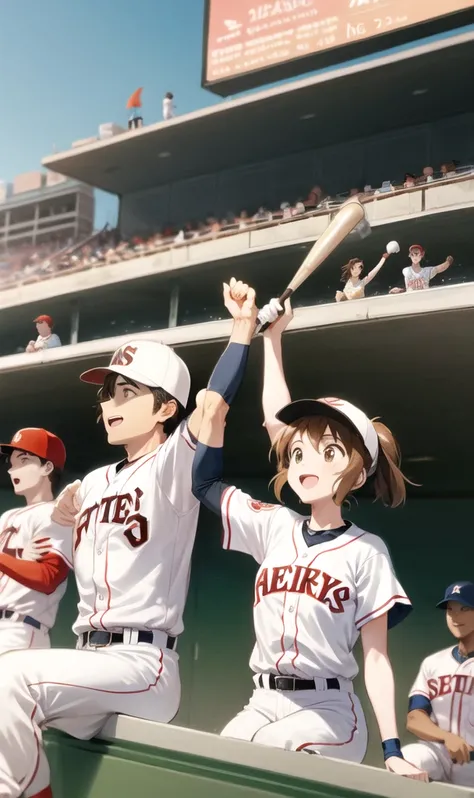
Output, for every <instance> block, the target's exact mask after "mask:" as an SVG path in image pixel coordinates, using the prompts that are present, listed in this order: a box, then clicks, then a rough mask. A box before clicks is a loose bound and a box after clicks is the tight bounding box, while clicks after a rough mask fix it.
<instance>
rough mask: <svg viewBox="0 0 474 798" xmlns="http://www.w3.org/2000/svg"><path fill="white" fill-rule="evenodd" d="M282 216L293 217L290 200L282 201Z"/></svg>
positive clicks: (285, 217) (284, 217) (283, 217)
mask: <svg viewBox="0 0 474 798" xmlns="http://www.w3.org/2000/svg"><path fill="white" fill-rule="evenodd" d="M280 211H281V218H282V219H291V215H292V208H291V205H290V203H289V202H282V203H281V205H280Z"/></svg>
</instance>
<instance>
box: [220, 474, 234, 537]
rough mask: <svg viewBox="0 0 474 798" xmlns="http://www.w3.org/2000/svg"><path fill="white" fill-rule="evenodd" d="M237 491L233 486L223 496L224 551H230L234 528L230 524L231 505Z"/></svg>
mask: <svg viewBox="0 0 474 798" xmlns="http://www.w3.org/2000/svg"><path fill="white" fill-rule="evenodd" d="M236 491H237V488H234V487H233V486H232V485H229V487H228V488H226V489H225V491H224V493H223V494H222V499H221V506H222V515H223V519H224V523H223V524H222V548H223V549H230V544H231V539H232V527H231V524H230V511H229V504H230V500H231V498H232V496H233V495H234V493H236Z"/></svg>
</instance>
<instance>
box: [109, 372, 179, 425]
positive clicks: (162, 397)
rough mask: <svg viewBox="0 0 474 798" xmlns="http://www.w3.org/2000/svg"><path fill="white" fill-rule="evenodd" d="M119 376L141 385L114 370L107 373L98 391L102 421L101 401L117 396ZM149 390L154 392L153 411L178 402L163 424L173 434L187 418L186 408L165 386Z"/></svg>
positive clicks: (128, 382)
mask: <svg viewBox="0 0 474 798" xmlns="http://www.w3.org/2000/svg"><path fill="white" fill-rule="evenodd" d="M118 377H121V379H123V381H124V382H126V383H127V384H128V385H133V387H134V388H138V387H139V386H138V385H137V383H136V382H134V381H133V380H129V379H127V378H126V377H122V376H121V375H120V374H115V373H114V372H110V373H109V374H107V376H106V377H105V380H104V384H103V385H102V388H100V390H99V391H98V393H97V403H98V406H97V421H100V420H101V418H102V407H101V402H107V400H108V399H112V398H113V397H114V396H115V384H116V382H117V379H118ZM149 390H150V393H152V394H153V413H157V412H158V410H159V409H160V407H161V406H162V405H163V404H166V403H167V402H171V401H174V402H176V408H177V409H176V412H175V414H174V415H173V416H171V418H167V419H166V421H165V423H164V424H163V432H164V433H165V435H171V433H172V432H174V431H175V429H176V428H177V427H179V425H180V423H181V421H182V420H183V419H184V418H186V410H185V409H184V407H183V406H182V405H181V404H180V403H179V402H178V400H177V399H175V398H174V396H171V394H170V393H168V391H165V389H164V388H150V389H149Z"/></svg>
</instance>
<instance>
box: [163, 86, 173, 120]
mask: <svg viewBox="0 0 474 798" xmlns="http://www.w3.org/2000/svg"><path fill="white" fill-rule="evenodd" d="M173 99H174V96H173V95H172V94H171V92H170V91H167V92H166V94H165V96H164V97H163V119H164V120H167V119H172V118H173V117H174V112H175V110H176V106H175V105H174V103H173Z"/></svg>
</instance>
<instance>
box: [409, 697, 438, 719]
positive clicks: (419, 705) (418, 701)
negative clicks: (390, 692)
mask: <svg viewBox="0 0 474 798" xmlns="http://www.w3.org/2000/svg"><path fill="white" fill-rule="evenodd" d="M414 709H422V710H423V712H426V713H427V714H428V715H431V713H432V712H433V708H432V706H431V701H430V700H429V698H427V697H426V696H425V695H420V694H418V695H412V696H410V700H409V701H408V712H413V710H414Z"/></svg>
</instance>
